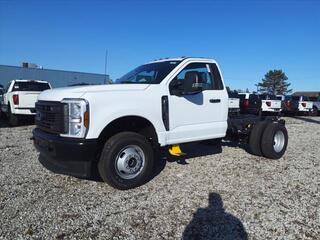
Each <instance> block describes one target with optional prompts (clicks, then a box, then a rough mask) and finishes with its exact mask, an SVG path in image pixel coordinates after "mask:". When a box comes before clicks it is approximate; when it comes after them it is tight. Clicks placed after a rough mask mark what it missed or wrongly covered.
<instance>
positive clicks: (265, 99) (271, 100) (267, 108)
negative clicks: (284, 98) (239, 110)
mask: <svg viewBox="0 0 320 240" xmlns="http://www.w3.org/2000/svg"><path fill="white" fill-rule="evenodd" d="M260 98H261V110H262V112H272V113H280V112H281V105H282V102H281V100H278V99H277V97H276V96H274V95H268V94H262V95H260Z"/></svg>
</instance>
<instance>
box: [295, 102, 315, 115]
mask: <svg viewBox="0 0 320 240" xmlns="http://www.w3.org/2000/svg"><path fill="white" fill-rule="evenodd" d="M298 108H299V112H310V111H311V110H312V108H313V102H311V101H299V107H298Z"/></svg>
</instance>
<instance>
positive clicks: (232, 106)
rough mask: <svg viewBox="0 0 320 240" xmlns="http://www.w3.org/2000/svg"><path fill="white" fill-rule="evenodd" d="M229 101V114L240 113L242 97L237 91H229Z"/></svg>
mask: <svg viewBox="0 0 320 240" xmlns="http://www.w3.org/2000/svg"><path fill="white" fill-rule="evenodd" d="M228 96H229V101H228V106H229V114H230V115H238V114H239V113H240V98H239V94H238V93H237V92H236V91H228Z"/></svg>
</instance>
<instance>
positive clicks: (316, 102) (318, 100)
mask: <svg viewBox="0 0 320 240" xmlns="http://www.w3.org/2000/svg"><path fill="white" fill-rule="evenodd" d="M309 100H310V101H312V103H313V107H312V115H313V116H319V115H320V97H310V98H309Z"/></svg>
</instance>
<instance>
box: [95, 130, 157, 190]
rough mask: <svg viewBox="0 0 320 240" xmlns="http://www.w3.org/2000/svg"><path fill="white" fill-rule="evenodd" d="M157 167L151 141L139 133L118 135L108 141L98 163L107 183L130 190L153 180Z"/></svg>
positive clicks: (100, 172) (102, 176) (101, 174)
mask: <svg viewBox="0 0 320 240" xmlns="http://www.w3.org/2000/svg"><path fill="white" fill-rule="evenodd" d="M153 165H154V152H153V149H152V146H151V144H150V142H149V141H148V140H147V139H146V138H145V137H144V136H142V135H140V134H137V133H135V132H122V133H118V134H116V135H114V136H112V137H111V138H109V139H108V140H107V142H106V143H105V145H104V148H103V150H102V154H101V157H100V160H99V163H98V170H99V174H100V176H101V178H102V179H103V181H105V182H106V183H108V184H109V185H110V186H112V187H114V188H116V189H120V190H126V189H130V188H135V187H138V186H141V185H143V184H144V183H145V182H146V181H148V180H149V178H150V176H151V174H152V170H153Z"/></svg>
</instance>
